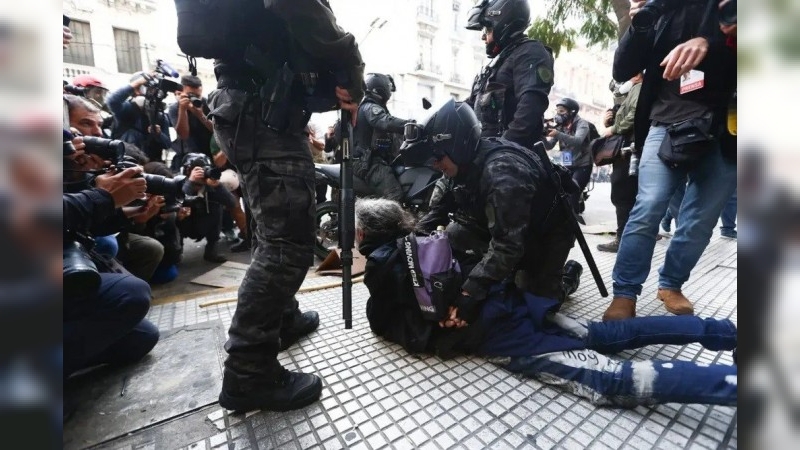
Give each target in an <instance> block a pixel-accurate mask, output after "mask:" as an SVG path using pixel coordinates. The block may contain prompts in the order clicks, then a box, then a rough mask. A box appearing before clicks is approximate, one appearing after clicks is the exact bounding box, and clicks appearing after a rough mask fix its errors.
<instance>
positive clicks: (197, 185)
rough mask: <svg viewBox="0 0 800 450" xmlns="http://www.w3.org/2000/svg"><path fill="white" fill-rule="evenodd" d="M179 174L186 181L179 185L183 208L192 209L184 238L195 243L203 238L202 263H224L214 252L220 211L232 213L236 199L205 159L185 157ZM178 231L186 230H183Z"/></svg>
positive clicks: (193, 155)
mask: <svg viewBox="0 0 800 450" xmlns="http://www.w3.org/2000/svg"><path fill="white" fill-rule="evenodd" d="M183 172H184V174H185V175H186V176H187V177H188V180H189V182H188V183H186V184H184V185H183V192H184V194H186V196H187V198H188V199H189V200H188V201H187V202H186V204H187V205H190V206H191V208H192V221H191V222H187V223H191V225H192V231H189V230H187V231H188V232H187V233H185V235H186V236H187V237H192V238H195V239H197V240H200V239H203V238H205V240H206V248H205V251H204V252H203V259H205V260H206V261H208V262H211V263H215V264H221V263H224V262H225V261H227V259H225V257H224V256H222V255H220V254H219V250H218V249H217V243H218V242H219V235H220V232H221V231H222V210H223V208H227V209H229V210H232V209H235V208H236V206H237V205H236V197H234V196H233V194H232V193H231V192H230V191H228V189H227V188H225V186H223V185H222V183H220V177H221V176H222V171H221V170H220V169H219V168H217V167H214V166H213V165H212V164H211V160H210V159H209V158H208V156H206V155H203V154H201V153H189V154H188V155H186V157H185V158H184V164H183ZM184 225H185V224H184ZM182 229H184V230H186V227H185V226H183V227H182Z"/></svg>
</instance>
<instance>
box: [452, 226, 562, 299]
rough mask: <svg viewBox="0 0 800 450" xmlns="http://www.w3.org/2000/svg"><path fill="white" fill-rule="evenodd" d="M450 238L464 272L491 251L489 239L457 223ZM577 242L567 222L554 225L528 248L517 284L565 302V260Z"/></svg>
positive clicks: (517, 276)
mask: <svg viewBox="0 0 800 450" xmlns="http://www.w3.org/2000/svg"><path fill="white" fill-rule="evenodd" d="M447 237H448V239H449V240H450V245H451V246H452V247H453V250H454V252H455V255H456V257H457V258H458V260H459V262H462V269H464V270H465V272H466V271H469V270H471V268H472V267H474V265H475V264H477V263H478V262H479V261H480V260H481V259H482V258H483V255H485V254H486V252H487V251H488V250H489V241H487V240H486V239H484V238H483V237H481V236H480V235H479V234H478V233H476V232H474V231H473V230H470V229H469V228H468V227H465V226H463V225H461V224H459V223H457V222H451V223H450V225H448V226H447ZM574 244H575V236H574V235H573V233H572V231H571V229H570V228H569V226H568V225H567V223H566V222H565V223H563V224H561V225H559V226H551V227H550V230H549V231H546V232H545V233H544V234H543V235H542V236H540V237H539V238H537V240H536V243H534V244H529V245H528V247H530V248H526V249H525V256H523V261H521V262H520V264H519V266H518V267H519V270H517V272H516V273H515V274H514V283H515V284H516V285H517V286H518V287H519V288H520V289H523V290H525V291H527V292H530V293H531V294H533V295H537V296H540V297H547V298H554V299H556V300H558V301H559V302H563V301H564V300H565V299H566V297H567V293H566V289H565V287H564V284H563V282H562V275H563V272H564V263H566V262H567V257H568V256H569V252H570V249H571V248H572V246H573V245H574ZM531 255H535V256H531ZM464 262H465V263H466V264H464Z"/></svg>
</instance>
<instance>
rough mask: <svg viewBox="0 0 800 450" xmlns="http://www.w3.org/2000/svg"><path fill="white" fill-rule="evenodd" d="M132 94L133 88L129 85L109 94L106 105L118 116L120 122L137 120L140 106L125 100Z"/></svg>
mask: <svg viewBox="0 0 800 450" xmlns="http://www.w3.org/2000/svg"><path fill="white" fill-rule="evenodd" d="M132 95H133V88H132V87H130V85H127V86H123V87H121V88H119V89H117V90H116V91H114V92H112V93H110V94H108V96H107V97H106V105H108V109H109V111H111V114H113V115H114V117H116V119H117V121H118V122H122V123H132V122H135V121H136V115H137V111H136V110H137V109H138V107H137V106H136V105H134V104H132V103H131V102H127V101H125V100H127V99H128V97H130V96H132Z"/></svg>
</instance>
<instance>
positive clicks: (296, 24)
mask: <svg viewBox="0 0 800 450" xmlns="http://www.w3.org/2000/svg"><path fill="white" fill-rule="evenodd" d="M237 5H238V3H237ZM241 8H244V10H243V11H237V13H241V17H242V19H241V22H242V23H240V24H239V25H240V26H239V27H238V28H237V29H236V33H235V35H234V36H231V47H232V48H231V49H230V51H229V52H226V53H225V55H226V56H225V57H224V58H221V59H217V60H216V61H215V63H214V71H215V74H216V76H217V83H218V88H219V89H218V90H217V91H216V92H214V93H212V95H211V96H210V97H211V98H210V99H209V103H210V106H211V113H210V116H211V117H212V118H213V121H214V134H215V135H216V137H217V140H218V142H219V144H220V147H221V150H222V151H223V152H225V155H226V156H227V158H228V160H229V161H230V162H231V163H232V164H233V165H234V166H235V167H236V168H237V170H238V171H239V173H240V175H241V177H242V183H241V187H242V190H243V191H244V197H245V199H246V200H247V203H248V205H249V207H250V211H251V212H252V217H253V219H254V221H255V222H256V224H257V226H256V227H253V235H254V236H253V237H254V239H255V240H254V243H255V246H254V247H255V248H254V250H253V259H252V263H251V265H250V268H249V269H248V270H247V273H246V274H245V278H244V281H242V285H241V287H240V288H239V299H238V304H237V306H236V312H235V313H234V315H233V321H232V323H231V327H230V330H229V332H228V337H229V338H228V342H227V343H226V344H225V350H226V351H227V352H228V358H227V359H226V361H225V373H224V378H223V384H222V393H221V394H220V397H219V403H220V405H221V406H222V407H224V408H227V409H232V410H237V411H250V410H254V409H266V410H280V411H285V410H291V409H297V408H300V407H303V406H305V405H307V404H310V403H312V402H314V401H316V400H317V399H318V398H319V396H320V393H321V391H322V382H321V380H320V378H319V377H317V376H316V375H313V374H304V373H300V372H290V371H288V370H286V369H284V368H283V367H282V366H281V364H280V363H279V362H278V359H277V355H278V352H279V351H282V350H284V349H285V348H286V347H288V346H289V345H291V344H292V343H294V342H295V341H297V339H299V338H300V337H301V336H303V335H305V334H308V333H310V332H311V331H313V330H315V329H316V328H317V326H318V325H319V316H318V315H317V313H316V312H309V311H307V312H305V313H300V311H299V309H298V304H297V301H296V300H295V299H294V295H295V294H296V292H297V290H298V288H299V287H300V285H301V284H302V282H303V279H304V278H305V276H306V273H307V271H308V268H309V267H310V266H311V264H312V263H313V258H314V252H313V245H314V239H315V238H314V193H315V190H314V165H313V162H312V159H311V152H309V151H308V145H307V142H308V137H307V136H306V135H305V134H304V133H303V130H304V129H305V126H306V124H307V123H308V119H309V117H310V115H311V113H312V112H321V111H323V110H324V109H323V108H322V106H325V105H328V107H331V106H330V105H331V104H332V107H336V105H337V101H338V105H339V106H340V107H342V108H347V109H348V110H350V111H351V112H352V113H353V114H355V111H356V108H357V105H358V102H359V101H360V100H361V98H362V97H363V95H364V91H363V76H364V75H363V73H364V65H363V62H362V60H361V55H360V53H359V51H358V47H357V45H356V41H355V38H354V37H353V36H352V35H351V34H349V33H346V32H345V31H344V30H342V29H341V28H339V26H338V25H337V24H336V19H335V17H334V15H333V12H332V11H331V10H330V7H329V6H328V2H326V1H314V2H296V1H295V2H292V1H285V0H277V1H270V2H264V3H262V2H243V3H241ZM332 75H335V76H332ZM326 80H327V82H326Z"/></svg>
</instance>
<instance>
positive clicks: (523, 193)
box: [418, 138, 566, 300]
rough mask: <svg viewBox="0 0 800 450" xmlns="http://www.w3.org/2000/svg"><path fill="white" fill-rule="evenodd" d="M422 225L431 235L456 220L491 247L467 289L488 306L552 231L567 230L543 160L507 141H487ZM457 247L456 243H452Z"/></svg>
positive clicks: (423, 220) (474, 270)
mask: <svg viewBox="0 0 800 450" xmlns="http://www.w3.org/2000/svg"><path fill="white" fill-rule="evenodd" d="M463 172H464V173H461V170H459V174H458V176H457V177H456V178H455V180H453V181H454V184H455V186H454V188H453V189H450V190H448V191H447V192H445V194H444V195H443V196H442V198H441V199H440V200H439V201H438V202H436V203H435V204H434V205H432V207H431V210H430V211H429V212H428V214H427V215H426V216H425V217H424V218H423V219H422V220H421V221H420V222H419V224H418V227H419V228H420V230H422V231H425V232H430V231H432V230H434V229H436V226H438V225H447V224H448V223H449V221H450V219H449V213H453V219H454V220H455V221H456V222H458V223H460V224H462V225H464V226H466V227H468V228H470V229H472V230H473V232H474V233H475V234H478V235H480V236H482V239H484V240H485V241H486V242H487V243H488V251H487V252H486V254H485V255H484V256H483V258H482V259H481V260H480V262H478V263H477V265H476V266H475V267H474V268H473V269H472V270H471V271H470V273H469V276H468V277H467V280H466V281H465V282H464V284H463V285H462V288H463V289H464V290H465V291H467V292H468V293H469V295H470V296H472V297H474V298H476V299H478V300H483V299H484V298H486V295H487V291H488V288H489V286H490V285H492V284H495V283H498V282H501V281H503V280H505V279H506V278H507V277H509V276H513V274H514V273H515V272H516V270H518V269H519V268H521V267H523V266H525V265H526V262H528V261H534V260H535V259H536V257H537V255H536V254H534V253H535V252H533V251H531V250H532V249H533V248H535V243H536V241H537V240H538V239H540V238H539V236H540V235H541V233H542V232H543V231H544V230H545V229H547V228H546V227H552V226H566V225H565V223H564V218H563V217H562V216H563V211H562V209H561V208H556V192H555V189H554V187H553V186H552V184H551V182H550V181H549V179H548V177H547V173H546V172H545V169H544V167H543V166H542V163H541V160H540V159H539V156H538V155H536V154H535V153H533V151H532V150H528V149H525V148H523V147H521V146H518V145H516V144H514V143H512V142H509V141H507V140H504V139H502V138H482V139H481V143H480V145H479V147H478V151H477V156H476V158H475V159H474V160H473V162H472V163H471V165H470V166H469V167H467V168H466V170H464V171H463ZM451 242H452V241H451Z"/></svg>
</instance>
